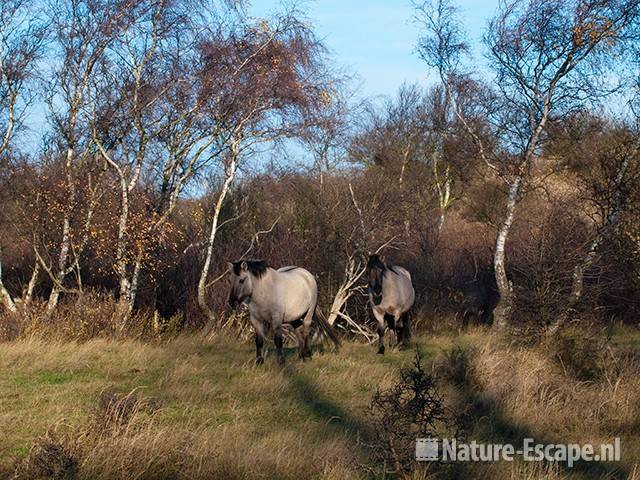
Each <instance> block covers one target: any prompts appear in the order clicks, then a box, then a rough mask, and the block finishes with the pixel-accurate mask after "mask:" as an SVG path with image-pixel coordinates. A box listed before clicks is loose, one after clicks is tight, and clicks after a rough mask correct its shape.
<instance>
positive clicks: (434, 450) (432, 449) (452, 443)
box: [416, 437, 620, 467]
mask: <svg viewBox="0 0 640 480" xmlns="http://www.w3.org/2000/svg"><path fill="white" fill-rule="evenodd" d="M516 457H521V458H522V459H523V460H524V461H525V462H540V461H548V462H564V463H566V464H567V466H568V467H573V465H574V464H575V463H576V462H577V461H585V462H598V461H603V462H612V461H613V462H617V461H620V439H619V438H617V437H616V438H615V439H614V440H613V443H605V444H601V445H593V444H590V443H585V444H583V445H579V444H576V443H567V444H558V443H550V444H542V443H537V442H536V441H535V440H534V439H533V438H525V439H523V441H522V445H521V446H519V447H518V448H516V446H514V445H513V444H510V443H504V444H497V443H478V442H476V441H475V440H473V441H471V442H469V443H464V442H458V441H457V440H456V439H455V438H442V439H438V438H419V439H417V440H416V460H418V461H429V462H434V461H443V462H498V461H501V460H503V461H507V462H512V461H513V460H514V459H515V458H516Z"/></svg>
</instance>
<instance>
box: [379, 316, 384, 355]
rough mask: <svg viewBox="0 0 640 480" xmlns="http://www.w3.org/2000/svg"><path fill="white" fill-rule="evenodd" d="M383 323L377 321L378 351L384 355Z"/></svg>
mask: <svg viewBox="0 0 640 480" xmlns="http://www.w3.org/2000/svg"><path fill="white" fill-rule="evenodd" d="M384 329H385V326H384V323H383V324H380V323H378V353H379V354H380V355H384Z"/></svg>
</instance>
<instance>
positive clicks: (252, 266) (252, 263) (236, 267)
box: [233, 260, 269, 278]
mask: <svg viewBox="0 0 640 480" xmlns="http://www.w3.org/2000/svg"><path fill="white" fill-rule="evenodd" d="M244 262H246V264H247V270H249V272H250V273H251V274H252V275H253V276H254V277H257V278H260V277H262V276H263V275H264V274H265V272H266V271H267V268H269V264H268V263H267V261H266V260H239V261H237V262H233V273H235V274H236V275H239V274H240V272H241V271H242V264H243V263H244Z"/></svg>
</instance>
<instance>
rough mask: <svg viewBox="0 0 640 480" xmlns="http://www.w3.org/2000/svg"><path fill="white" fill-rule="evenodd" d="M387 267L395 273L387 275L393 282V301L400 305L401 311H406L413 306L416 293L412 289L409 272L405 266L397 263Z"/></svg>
mask: <svg viewBox="0 0 640 480" xmlns="http://www.w3.org/2000/svg"><path fill="white" fill-rule="evenodd" d="M389 269H390V270H391V271H392V272H393V273H394V274H395V275H392V276H389V277H388V278H389V280H390V281H391V282H392V284H393V290H394V295H393V296H395V297H396V298H395V299H394V301H395V302H396V303H397V304H398V306H401V307H402V310H403V311H407V310H409V309H410V308H411V307H412V306H413V302H414V301H415V295H416V294H415V290H414V289H413V283H412V281H411V273H409V271H408V270H407V269H406V268H404V267H400V266H398V265H393V266H391V267H389ZM386 278H387V277H385V279H386ZM383 288H384V285H383ZM383 302H384V295H383Z"/></svg>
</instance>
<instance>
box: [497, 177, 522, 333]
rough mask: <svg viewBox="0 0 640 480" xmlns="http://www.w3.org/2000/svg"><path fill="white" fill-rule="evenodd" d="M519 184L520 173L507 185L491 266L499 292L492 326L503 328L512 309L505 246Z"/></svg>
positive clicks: (511, 288) (520, 181)
mask: <svg viewBox="0 0 640 480" xmlns="http://www.w3.org/2000/svg"><path fill="white" fill-rule="evenodd" d="M521 186H522V175H517V176H516V177H515V178H514V180H513V182H512V183H511V185H510V187H509V195H508V197H507V208H506V211H505V216H504V220H503V222H502V225H501V226H500V229H499V230H498V236H497V238H496V247H495V252H494V257H493V267H494V270H495V278H496V284H497V286H498V291H499V292H500V300H499V301H498V305H497V306H496V308H495V310H494V326H495V327H496V328H504V327H505V326H507V324H508V323H509V321H510V319H511V311H512V310H513V303H514V299H513V287H512V285H511V282H510V281H509V278H508V277H507V271H506V268H505V247H506V243H507V237H508V236H509V231H510V230H511V225H512V224H513V219H514V216H515V211H516V206H517V204H518V197H519V195H520V187H521Z"/></svg>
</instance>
